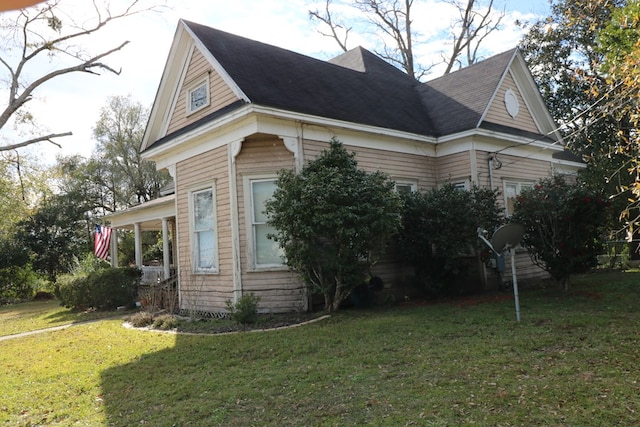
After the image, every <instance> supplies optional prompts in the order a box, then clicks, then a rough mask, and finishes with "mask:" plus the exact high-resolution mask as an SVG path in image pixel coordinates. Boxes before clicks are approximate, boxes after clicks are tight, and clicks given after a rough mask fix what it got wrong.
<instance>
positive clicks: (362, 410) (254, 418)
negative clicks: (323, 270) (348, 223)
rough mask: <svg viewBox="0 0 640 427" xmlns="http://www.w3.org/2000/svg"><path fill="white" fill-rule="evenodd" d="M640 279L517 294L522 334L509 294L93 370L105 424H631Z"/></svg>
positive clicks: (178, 347)
mask: <svg viewBox="0 0 640 427" xmlns="http://www.w3.org/2000/svg"><path fill="white" fill-rule="evenodd" d="M639 277H640V274H628V273H621V274H615V275H613V276H611V275H600V274H594V275H589V276H583V277H576V280H575V282H574V283H575V289H574V292H573V293H570V295H563V294H560V293H557V292H556V291H555V290H553V289H551V290H538V291H530V292H525V293H523V294H522V295H521V302H523V319H524V320H523V322H522V323H521V324H518V325H516V324H515V321H514V320H513V311H512V310H513V307H512V303H511V301H510V300H509V299H507V298H506V297H505V298H500V299H498V300H495V301H494V300H489V301H482V302H483V303H482V304H471V305H470V304H461V305H456V304H441V305H433V306H429V307H406V308H402V307H399V308H394V309H390V310H387V311H380V312H375V311H374V312H373V313H356V314H357V315H356V316H354V315H349V316H348V317H351V318H350V319H346V320H345V318H342V319H341V320H340V317H339V316H337V318H336V319H332V320H329V321H327V322H325V321H323V322H320V323H318V324H317V325H313V326H312V325H310V326H305V327H302V328H297V329H290V330H286V331H271V332H262V333H255V334H254V333H248V332H245V333H240V334H236V335H225V336H208V337H207V336H189V335H178V336H176V339H175V345H174V347H172V348H168V349H163V350H160V351H156V352H151V353H148V354H143V355H142V356H140V357H138V358H136V359H135V360H132V361H130V362H129V363H126V364H123V365H119V366H114V367H112V368H109V369H107V370H105V371H103V372H102V373H101V386H102V396H101V398H102V400H103V403H104V407H105V411H106V424H107V425H109V426H132V425H153V426H173V425H178V426H187V425H189V426H244V425H261V426H271V425H273V426H287V425H407V424H417V425H426V424H425V423H426V422H428V421H431V422H433V424H437V425H464V424H465V423H467V422H468V423H467V424H469V425H470V424H474V423H475V424H477V425H498V424H510V425H511V424H513V425H561V424H567V425H569V424H571V425H614V424H616V423H617V425H623V424H624V425H634V424H635V423H637V422H638V421H640V420H639V417H638V416H637V415H636V412H629V411H628V410H627V409H628V408H629V407H635V406H634V405H636V404H638V405H640V401H639V400H638V397H637V396H638V394H637V387H636V386H634V385H632V383H631V382H630V381H627V379H629V372H633V369H634V366H637V363H638V361H639V356H638V352H637V332H636V329H635V326H634V325H635V324H637V323H636V320H637V314H636V313H637V310H636V309H635V307H636V306H637V304H638V303H640V284H639V282H638V278H639ZM612 281H615V286H609V288H607V289H605V290H602V291H601V290H600V287H603V286H605V285H610V284H611V282H612ZM143 333H148V332H139V331H133V332H132V334H143ZM126 336H127V339H128V340H129V341H131V342H135V339H136V338H135V335H131V334H127V335H126ZM514 361H517V362H518V363H514ZM585 361H586V362H585ZM604 389H607V390H611V392H610V393H609V392H608V393H607V396H608V395H611V396H616V398H615V399H609V398H608V397H606V396H605V397H606V399H605V397H603V396H604V395H603V392H602V390H604ZM523 390H524V391H526V392H527V393H529V392H530V393H531V395H530V396H529V395H527V396H528V400H527V399H524V400H523V399H522V397H523V393H524V391H523ZM534 392H535V393H534ZM476 398H477V399H478V401H475V399H476ZM560 398H561V399H563V400H562V402H564V403H563V405H562V407H561V406H559V405H558V400H559V399H560ZM518 399H521V401H519V400H518ZM507 402H511V403H513V402H518V404H517V405H516V404H515V403H513V404H511V403H507ZM629 405H631V406H629ZM582 408H584V409H582ZM593 414H598V415H597V416H596V418H594V419H592V418H593V417H594V415H593ZM423 417H424V418H423ZM482 420H484V422H483V421H482ZM567 420H568V421H569V422H568V423H567V422H566V421H567ZM635 425H637V424H635Z"/></svg>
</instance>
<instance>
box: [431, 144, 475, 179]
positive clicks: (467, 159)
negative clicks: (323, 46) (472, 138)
mask: <svg viewBox="0 0 640 427" xmlns="http://www.w3.org/2000/svg"><path fill="white" fill-rule="evenodd" d="M472 153H473V152H472V151H465V152H462V153H456V154H450V155H448V156H442V157H438V158H437V159H436V165H437V166H436V170H437V183H438V185H442V184H446V183H452V184H455V183H459V182H465V183H466V184H467V185H469V184H470V183H471V181H472V179H473V177H472V176H471V155H472Z"/></svg>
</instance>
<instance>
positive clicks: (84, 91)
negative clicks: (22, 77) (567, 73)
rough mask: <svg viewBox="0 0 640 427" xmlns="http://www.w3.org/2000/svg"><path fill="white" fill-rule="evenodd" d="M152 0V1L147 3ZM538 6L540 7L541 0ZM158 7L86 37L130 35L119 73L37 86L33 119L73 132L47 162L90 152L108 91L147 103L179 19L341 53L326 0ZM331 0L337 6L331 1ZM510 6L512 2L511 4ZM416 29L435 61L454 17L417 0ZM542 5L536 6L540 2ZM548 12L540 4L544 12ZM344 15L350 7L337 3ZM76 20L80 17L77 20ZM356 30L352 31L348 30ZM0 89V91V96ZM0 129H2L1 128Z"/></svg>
mask: <svg viewBox="0 0 640 427" xmlns="http://www.w3.org/2000/svg"><path fill="white" fill-rule="evenodd" d="M147 1H151V0H147ZM109 3H110V7H111V9H112V10H118V9H122V7H124V5H125V4H128V3H129V1H128V0H112V1H110V2H109ZM537 3H540V4H541V5H542V4H546V2H544V1H543V0H538V2H537ZM63 4H64V5H65V6H66V7H70V10H72V11H73V17H74V18H75V19H87V18H84V17H88V16H90V15H91V13H90V12H91V10H90V6H91V2H87V1H86V0H63ZM167 4H168V7H167V8H163V9H162V11H161V12H151V13H144V14H139V15H134V16H131V17H128V18H126V19H124V20H122V21H119V22H118V21H115V22H113V23H112V24H109V25H107V26H106V27H105V28H103V29H102V30H100V31H99V32H98V33H96V34H94V35H91V36H89V37H87V38H86V41H84V43H85V46H84V47H85V49H87V50H88V51H91V52H94V53H95V52H101V51H104V50H106V49H110V48H112V47H114V46H118V45H119V44H120V43H121V42H123V41H125V40H129V41H130V43H129V44H128V45H127V46H126V47H125V48H123V49H122V50H121V51H120V52H117V53H115V54H113V55H110V56H109V57H107V58H106V59H105V61H104V62H106V63H108V64H109V65H110V66H112V67H113V68H115V69H120V68H121V69H122V71H121V73H120V75H119V76H116V75H113V74H110V73H103V74H102V75H101V76H95V75H84V74H78V73H73V74H71V75H67V76H64V77H61V78H57V79H54V80H52V81H51V82H49V83H47V84H46V85H44V86H43V87H42V88H41V89H40V90H38V91H37V94H36V96H37V98H36V99H34V101H32V102H31V106H30V109H31V111H32V112H33V113H34V115H35V116H36V118H37V120H38V121H39V122H40V123H41V124H42V125H43V126H44V127H46V128H47V129H49V130H50V131H52V132H66V131H72V132H73V136H72V137H66V138H61V139H60V140H58V142H60V143H61V144H62V146H63V148H62V150H59V149H57V148H55V147H54V146H53V145H51V144H43V145H40V146H38V147H36V148H34V149H33V150H32V151H35V152H36V153H40V154H41V155H42V156H43V157H44V158H45V159H51V160H53V159H54V158H55V155H56V154H65V155H67V154H74V153H79V154H82V155H85V156H88V155H90V154H91V151H92V148H93V145H94V143H93V139H92V128H93V126H94V124H95V123H96V120H97V119H98V115H99V111H100V108H102V106H103V105H105V103H106V100H107V98H108V97H109V96H113V95H128V94H131V95H132V96H133V98H134V99H136V100H138V101H140V102H141V103H142V104H143V105H148V106H151V103H152V102H153V98H154V96H155V93H156V90H157V86H158V84H159V81H160V77H161V73H162V70H163V67H164V64H165V61H166V57H167V55H168V51H169V48H170V45H171V41H172V38H173V35H174V33H175V29H176V25H177V22H178V19H180V18H184V19H187V20H191V21H194V22H198V23H202V24H205V25H209V26H212V27H215V28H218V29H221V30H223V31H228V32H231V33H234V34H238V35H241V36H244V37H248V38H252V39H255V40H259V41H261V42H265V43H269V44H273V45H276V46H280V47H283V48H286V49H290V50H293V51H296V52H300V53H303V54H308V55H311V56H314V57H318V58H321V59H327V58H328V57H331V56H334V55H335V54H338V53H340V52H339V50H338V49H337V46H336V44H335V42H334V41H333V40H331V39H330V38H328V37H323V36H322V35H320V34H319V33H318V32H317V31H316V27H315V23H314V22H312V21H310V20H309V17H308V10H310V9H316V8H320V9H321V8H322V7H324V1H320V0H318V1H313V0H279V1H278V2H273V1H264V0H242V1H233V2H231V1H228V0H212V1H206V2H204V1H202V0H181V1H172V0H169V1H168V2H167ZM336 4H337V3H336ZM510 4H511V3H510ZM523 4H526V5H528V6H526V7H527V8H528V9H526V10H525V12H526V13H527V14H526V15H524V14H523V12H519V11H513V12H510V11H508V16H507V17H505V19H504V21H503V22H504V28H503V30H502V31H501V32H500V33H499V34H497V33H496V34H495V35H494V36H492V37H490V38H488V39H487V41H486V47H487V52H488V54H493V53H498V52H501V51H504V50H507V49H510V48H512V47H514V46H515V45H516V44H517V42H518V39H519V38H520V30H519V29H518V28H516V27H515V26H514V25H513V22H514V21H515V19H516V18H519V19H523V18H525V19H526V18H530V17H532V16H533V15H532V13H531V11H530V9H531V7H532V6H530V4H531V3H530V2H523ZM416 5H417V6H416V7H415V9H414V14H413V16H414V28H415V29H416V30H417V31H418V33H419V34H420V37H421V40H422V41H426V42H425V43H422V44H417V45H416V51H417V53H418V54H419V56H420V62H422V63H423V64H430V63H431V62H435V61H439V60H440V53H441V52H442V51H443V48H446V47H447V46H446V44H445V45H443V41H442V40H441V39H439V40H438V41H434V38H438V37H439V36H440V37H441V36H442V35H443V34H444V35H446V34H448V32H449V27H450V25H451V22H452V20H453V19H454V12H455V11H453V10H452V8H451V7H450V6H447V5H446V4H443V3H442V2H438V1H436V0H429V1H427V2H424V3H420V4H419V3H416ZM541 7H542V6H541ZM545 10H546V9H545ZM341 13H343V14H344V15H345V16H346V15H347V14H351V15H350V17H349V19H352V17H353V16H355V15H353V13H354V11H353V10H352V9H351V8H348V7H343V9H341ZM81 17H82V18H81ZM354 31H355V29H354ZM373 43H374V37H372V35H368V36H367V35H364V36H363V35H358V34H355V33H353V34H352V35H351V36H350V39H349V46H350V47H355V46H356V45H358V44H359V45H363V47H365V48H368V49H371V50H373V48H374V46H373ZM55 65H57V64H55V63H48V62H47V61H41V62H40V63H38V67H39V68H38V69H37V70H31V71H30V73H31V75H32V76H36V75H38V73H41V72H43V71H46V70H48V69H51V67H53V66H55ZM3 95H4V93H0V96H3ZM3 133H5V134H6V132H5V130H4V129H3Z"/></svg>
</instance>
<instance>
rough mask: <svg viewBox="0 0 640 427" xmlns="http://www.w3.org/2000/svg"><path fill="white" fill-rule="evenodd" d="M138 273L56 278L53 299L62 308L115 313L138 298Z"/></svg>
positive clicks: (111, 271)
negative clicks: (58, 301)
mask: <svg viewBox="0 0 640 427" xmlns="http://www.w3.org/2000/svg"><path fill="white" fill-rule="evenodd" d="M140 277H141V271H140V269H138V268H136V267H123V268H109V269H106V270H102V269H98V270H95V271H91V272H90V273H77V274H75V275H63V276H60V277H59V279H58V283H57V296H58V298H59V299H60V302H61V303H62V305H64V306H65V307H73V308H88V307H93V308H95V309H115V308H117V307H120V306H131V305H133V304H134V303H135V301H136V299H137V297H138V286H139V285H140Z"/></svg>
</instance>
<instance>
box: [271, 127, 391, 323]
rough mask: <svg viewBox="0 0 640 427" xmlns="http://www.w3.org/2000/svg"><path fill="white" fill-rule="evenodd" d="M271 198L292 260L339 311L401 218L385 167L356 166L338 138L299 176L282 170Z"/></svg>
mask: <svg viewBox="0 0 640 427" xmlns="http://www.w3.org/2000/svg"><path fill="white" fill-rule="evenodd" d="M277 184H278V189H277V190H276V191H275V192H274V194H273V197H272V198H271V199H270V200H268V201H267V203H266V212H267V214H268V216H269V224H270V225H271V226H273V227H274V228H275V229H276V230H277V232H276V233H275V235H274V236H272V237H273V238H274V240H276V241H277V242H278V243H279V244H280V246H281V247H282V248H283V249H284V252H285V255H286V260H287V264H288V265H289V266H290V267H292V268H293V269H295V270H296V271H297V272H298V273H300V275H301V276H302V278H303V279H304V280H305V282H306V283H307V284H308V285H309V286H310V288H311V289H312V291H314V292H316V293H320V294H322V295H323V296H324V300H325V309H326V310H327V311H334V310H337V309H338V308H339V307H340V303H341V302H342V301H343V300H344V299H345V298H346V297H347V296H348V295H349V293H350V292H351V291H352V290H353V289H354V288H355V287H356V286H358V285H359V284H360V283H362V281H363V280H364V279H365V278H366V275H367V273H368V271H369V269H370V268H371V264H372V262H374V260H375V259H376V257H377V256H378V255H379V254H380V253H381V251H382V250H383V248H384V246H385V244H386V243H387V241H388V240H389V238H390V237H391V236H392V235H393V233H395V231H396V230H397V227H398V225H399V223H400V199H399V197H398V195H397V194H396V193H395V192H394V183H393V181H391V180H390V179H389V178H388V176H387V175H385V174H384V173H382V172H373V173H367V172H366V171H364V170H362V169H359V168H358V162H357V161H356V159H355V154H354V153H349V152H347V150H346V149H345V148H344V146H343V145H342V144H341V143H340V142H339V141H338V140H336V139H333V140H331V142H330V147H329V149H328V150H325V151H323V152H322V153H321V154H320V155H319V156H318V157H317V158H316V159H315V160H314V161H312V162H310V163H309V164H307V165H306V166H305V167H304V168H303V169H302V171H301V172H300V173H296V172H295V171H292V170H283V171H280V173H279V174H278V181H277Z"/></svg>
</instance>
